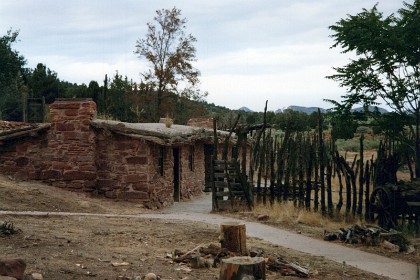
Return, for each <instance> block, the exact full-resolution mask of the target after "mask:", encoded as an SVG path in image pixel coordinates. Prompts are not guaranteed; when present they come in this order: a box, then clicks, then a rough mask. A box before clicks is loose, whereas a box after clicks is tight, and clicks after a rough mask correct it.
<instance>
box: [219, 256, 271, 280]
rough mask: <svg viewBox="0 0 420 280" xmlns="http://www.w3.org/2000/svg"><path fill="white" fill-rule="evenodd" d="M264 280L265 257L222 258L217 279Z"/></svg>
mask: <svg viewBox="0 0 420 280" xmlns="http://www.w3.org/2000/svg"><path fill="white" fill-rule="evenodd" d="M236 279H238V280H251V279H255V280H265V259H264V258H261V257H257V258H251V257H233V258H229V259H223V260H222V263H221V266H220V277H219V280H236Z"/></svg>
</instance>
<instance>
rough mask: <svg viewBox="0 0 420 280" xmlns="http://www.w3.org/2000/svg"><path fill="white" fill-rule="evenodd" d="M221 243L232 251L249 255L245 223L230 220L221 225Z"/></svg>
mask: <svg viewBox="0 0 420 280" xmlns="http://www.w3.org/2000/svg"><path fill="white" fill-rule="evenodd" d="M220 244H221V245H222V248H226V249H228V250H229V251H230V252H234V253H238V254H241V255H243V256H244V255H247V254H248V251H247V249H246V229H245V224H242V223H237V222H228V223H224V224H221V225H220Z"/></svg>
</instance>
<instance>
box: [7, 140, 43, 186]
mask: <svg viewBox="0 0 420 280" xmlns="http://www.w3.org/2000/svg"><path fill="white" fill-rule="evenodd" d="M47 149H48V140H47V132H43V133H42V134H41V135H37V137H31V136H29V135H28V136H25V137H23V138H19V139H15V140H9V141H6V142H3V143H2V145H0V173H2V174H8V175H13V176H15V177H17V178H19V179H30V180H39V179H40V178H41V170H43V169H44V168H45V163H44V160H43V157H42V156H41V155H43V154H45V152H46V151H47Z"/></svg>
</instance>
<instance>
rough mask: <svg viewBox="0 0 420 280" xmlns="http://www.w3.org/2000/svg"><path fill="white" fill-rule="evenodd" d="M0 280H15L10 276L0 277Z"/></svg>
mask: <svg viewBox="0 0 420 280" xmlns="http://www.w3.org/2000/svg"><path fill="white" fill-rule="evenodd" d="M0 280H16V278H15V277H10V276H0Z"/></svg>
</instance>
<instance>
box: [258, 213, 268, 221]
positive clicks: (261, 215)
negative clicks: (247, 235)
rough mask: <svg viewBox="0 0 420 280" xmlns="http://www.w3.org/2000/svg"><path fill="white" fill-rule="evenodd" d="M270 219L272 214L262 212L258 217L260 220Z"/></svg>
mask: <svg viewBox="0 0 420 280" xmlns="http://www.w3.org/2000/svg"><path fill="white" fill-rule="evenodd" d="M269 219H270V216H268V215H266V214H260V215H258V217H257V220H258V221H268V220H269Z"/></svg>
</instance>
